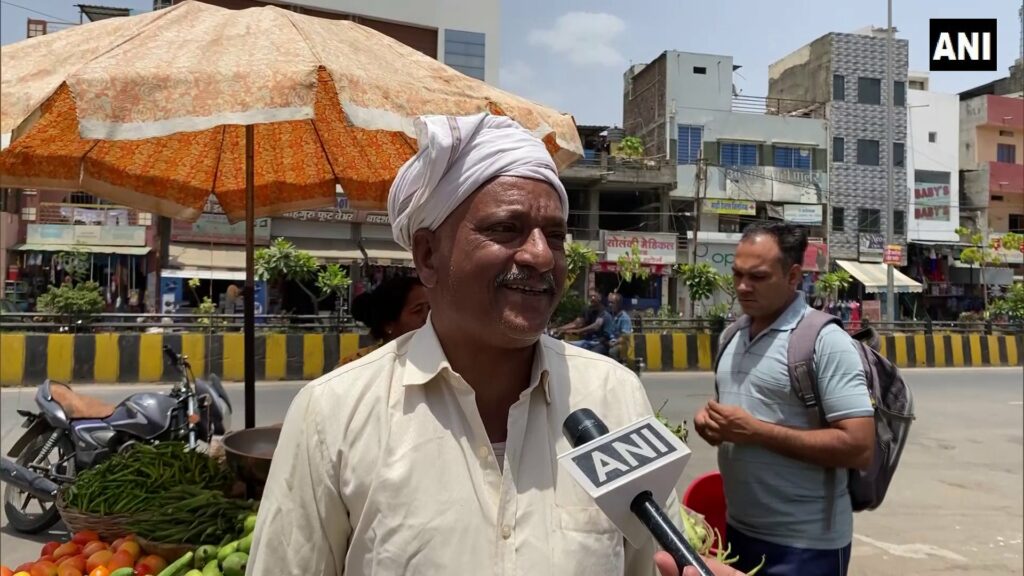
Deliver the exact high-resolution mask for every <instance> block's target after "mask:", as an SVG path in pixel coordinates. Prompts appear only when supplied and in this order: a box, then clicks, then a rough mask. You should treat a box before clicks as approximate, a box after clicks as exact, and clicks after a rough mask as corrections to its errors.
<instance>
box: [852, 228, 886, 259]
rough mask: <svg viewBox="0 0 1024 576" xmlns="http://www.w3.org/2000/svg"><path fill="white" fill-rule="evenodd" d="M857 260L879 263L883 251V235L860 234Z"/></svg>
mask: <svg viewBox="0 0 1024 576" xmlns="http://www.w3.org/2000/svg"><path fill="white" fill-rule="evenodd" d="M859 248H860V250H859V252H858V254H859V256H858V260H860V261H861V262H881V261H882V256H883V252H884V251H885V234H867V233H861V234H860V245H859Z"/></svg>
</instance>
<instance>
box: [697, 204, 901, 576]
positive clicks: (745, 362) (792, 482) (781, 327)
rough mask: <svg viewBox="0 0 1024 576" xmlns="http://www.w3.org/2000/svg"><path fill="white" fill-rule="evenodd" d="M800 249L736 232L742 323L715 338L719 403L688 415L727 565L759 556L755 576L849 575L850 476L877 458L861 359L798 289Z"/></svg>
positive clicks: (789, 238)
mask: <svg viewBox="0 0 1024 576" xmlns="http://www.w3.org/2000/svg"><path fill="white" fill-rule="evenodd" d="M806 249H807V238H806V235H805V233H804V232H803V230H801V229H800V228H797V227H794V226H790V225H786V224H780V223H764V224H755V225H752V226H751V227H749V228H748V229H747V230H746V231H745V232H744V234H743V237H742V239H741V240H740V242H739V244H738V246H737V249H736V257H735V261H734V266H733V275H734V279H733V280H734V283H735V286H736V293H737V297H738V300H739V302H740V306H741V307H742V309H743V312H744V314H745V315H744V316H743V317H741V318H740V319H739V320H738V321H737V322H736V323H734V324H733V325H731V326H730V327H729V328H728V329H726V331H725V332H724V333H723V335H722V339H721V342H720V344H719V356H718V360H717V361H716V382H715V383H716V399H714V400H711V401H710V402H708V404H707V405H706V406H705V407H704V408H702V409H701V410H700V411H699V412H698V413H697V415H696V417H695V419H694V425H695V428H696V430H697V432H698V433H699V434H700V435H701V437H702V438H704V439H705V440H706V441H707V442H708V443H709V444H711V445H713V446H717V447H718V464H719V468H720V471H721V474H722V479H723V482H724V486H725V495H726V500H727V505H728V514H727V521H728V526H727V533H726V534H725V538H726V541H727V542H728V543H729V544H730V545H731V546H732V550H733V552H734V553H735V554H736V555H738V556H739V562H738V563H737V564H735V565H734V567H736V568H738V569H740V570H743V571H748V570H750V569H752V568H753V567H755V566H757V565H758V563H760V562H761V560H762V556H763V557H764V559H765V566H764V568H763V570H762V571H761V572H760V573H761V574H767V575H769V576H782V575H786V576H796V575H799V576H818V575H821V576H826V575H828V576H835V575H837V574H840V575H845V574H847V570H848V567H849V561H850V549H851V540H852V536H853V511H854V502H853V501H852V500H851V491H850V487H851V485H852V484H851V480H850V477H851V476H850V475H849V474H848V473H847V471H848V470H853V471H858V470H868V469H874V468H875V467H876V465H877V462H875V461H877V460H879V457H878V455H877V454H876V427H877V426H876V418H875V417H874V416H875V409H874V406H873V401H874V396H873V394H871V393H869V384H871V382H869V381H868V380H869V379H870V378H869V377H870V376H871V375H869V374H866V371H865V366H866V364H865V362H866V361H867V359H868V356H867V354H868V353H867V352H865V351H864V350H862V349H861V348H860V346H861V345H860V344H858V343H857V342H856V341H855V340H854V339H853V338H851V337H850V336H849V335H848V334H847V333H846V332H845V331H844V330H843V329H842V327H841V326H840V325H839V324H838V323H837V319H835V318H834V317H830V316H827V315H825V314H824V313H821V312H819V311H816V310H813V309H812V308H811V307H809V306H808V305H807V303H806V301H805V296H804V294H803V293H802V292H800V291H799V290H798V289H797V287H798V286H799V285H800V283H801V277H802V270H801V263H802V262H803V257H804V252H805V250H806ZM865 350H866V348H865ZM801 355H804V356H808V357H809V358H801V357H800V356H801ZM879 358H880V357H879ZM870 361H871V362H874V361H876V359H875V358H874V356H872V357H871V358H870ZM897 378H898V376H897ZM899 383H900V384H902V381H900V382H899ZM819 399H820V401H819ZM907 399H908V402H909V395H908V397H907ZM907 411H908V412H909V404H908V406H907ZM900 447H901V446H900ZM895 458H896V459H898V453H897V454H896V455H895ZM884 459H885V460H890V459H891V458H884ZM892 466H893V467H894V466H895V464H894V463H893V464H892ZM836 470H839V471H842V473H838V474H837V473H836ZM855 473H856V472H855ZM886 485H887V482H886ZM881 492H882V494H884V487H882V488H881ZM878 502H880V496H879V497H878V501H877V502H873V503H871V504H869V505H877V503H878Z"/></svg>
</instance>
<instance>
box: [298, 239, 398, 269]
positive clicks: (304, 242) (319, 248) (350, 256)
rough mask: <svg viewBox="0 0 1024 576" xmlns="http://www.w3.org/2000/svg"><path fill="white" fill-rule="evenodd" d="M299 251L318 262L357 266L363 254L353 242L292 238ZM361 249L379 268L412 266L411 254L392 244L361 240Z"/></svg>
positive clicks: (381, 241) (347, 240)
mask: <svg viewBox="0 0 1024 576" xmlns="http://www.w3.org/2000/svg"><path fill="white" fill-rule="evenodd" d="M292 242H293V243H294V244H295V247H296V248H298V249H299V250H303V251H305V252H309V253H310V254H312V255H313V257H314V258H316V259H317V260H318V261H320V262H325V263H339V264H358V263H360V262H362V261H363V253H362V251H360V250H359V246H358V245H357V244H356V241H355V240H350V239H343V240H331V239H327V238H293V239H292ZM363 248H365V249H366V255H367V257H368V258H369V260H370V263H371V264H377V265H381V266H412V254H411V253H409V252H406V251H405V250H404V249H402V247H401V246H399V245H398V244H395V243H394V242H388V241H385V240H363Z"/></svg>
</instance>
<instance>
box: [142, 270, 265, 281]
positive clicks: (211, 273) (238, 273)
mask: <svg viewBox="0 0 1024 576" xmlns="http://www.w3.org/2000/svg"><path fill="white" fill-rule="evenodd" d="M160 276H162V277H163V278H187V279H192V278H198V279H200V280H235V281H238V282H245V270H225V269H218V268H185V269H183V270H171V269H167V268H164V269H163V270H161V271H160Z"/></svg>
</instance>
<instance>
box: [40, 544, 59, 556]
mask: <svg viewBox="0 0 1024 576" xmlns="http://www.w3.org/2000/svg"><path fill="white" fill-rule="evenodd" d="M57 548H60V542H47V543H46V544H43V551H42V552H40V553H39V555H40V556H52V555H53V551H54V550H56V549H57Z"/></svg>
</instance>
